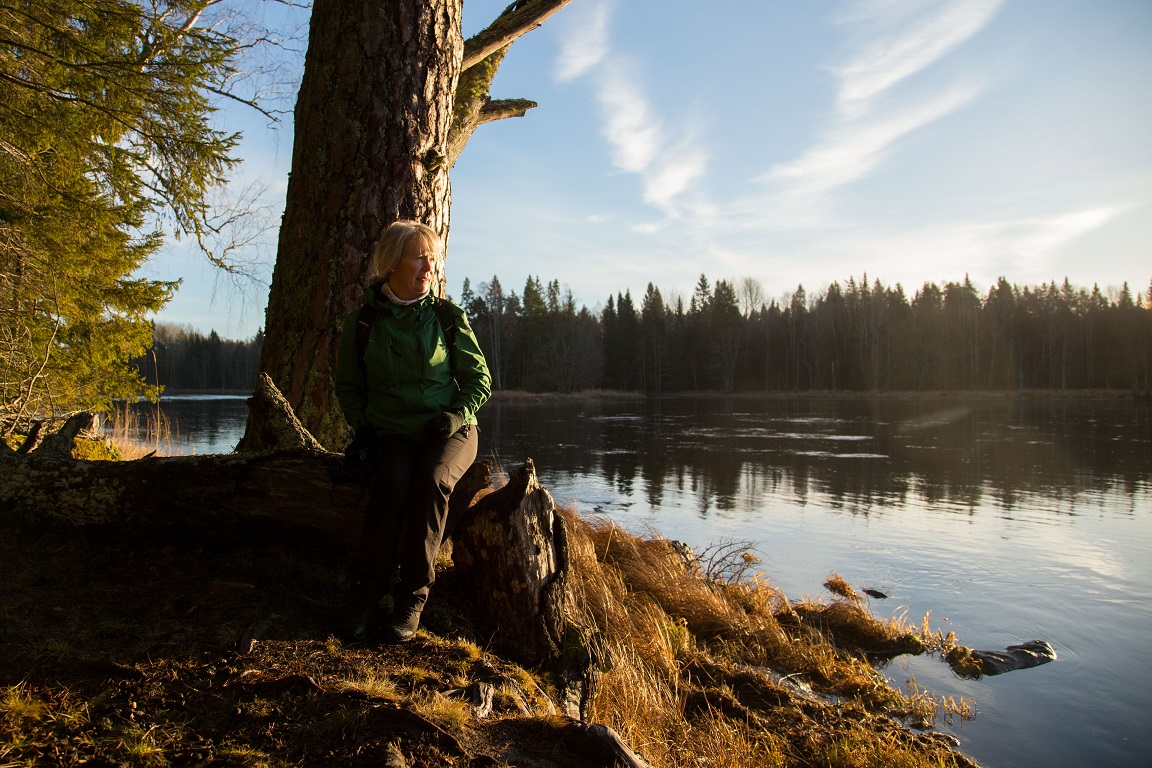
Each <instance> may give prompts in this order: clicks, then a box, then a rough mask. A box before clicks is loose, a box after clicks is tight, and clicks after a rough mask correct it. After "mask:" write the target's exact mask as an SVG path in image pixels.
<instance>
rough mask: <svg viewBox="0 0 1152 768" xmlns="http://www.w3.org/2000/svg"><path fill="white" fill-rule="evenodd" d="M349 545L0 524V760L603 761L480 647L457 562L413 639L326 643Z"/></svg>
mask: <svg viewBox="0 0 1152 768" xmlns="http://www.w3.org/2000/svg"><path fill="white" fill-rule="evenodd" d="M343 561H344V554H343V553H342V552H336V551H332V550H331V549H326V548H325V547H324V546H321V545H318V544H317V543H315V542H310V541H302V540H299V539H298V538H293V536H292V535H290V534H287V533H285V534H279V535H273V534H268V533H264V534H262V535H260V536H258V537H256V536H250V537H248V538H247V540H237V539H235V538H229V539H225V538H221V539H220V540H216V541H201V540H187V539H185V540H180V541H177V540H172V539H170V538H169V539H161V538H155V539H152V540H149V538H148V537H147V535H141V534H133V535H131V536H126V535H123V534H122V533H118V532H116V531H95V532H94V531H92V530H90V529H85V530H84V531H83V532H77V531H74V530H68V529H67V528H65V527H63V526H56V527H53V528H48V529H41V530H35V531H28V530H24V531H20V532H14V531H11V530H6V531H4V532H3V533H0V688H3V689H4V698H3V699H0V766H10V765H12V766H17V765H18V766H24V765H61V766H80V765H84V766H92V767H96V766H120V765H180V766H184V765H187V766H193V765H208V764H211V765H213V766H218V765H237V766H239V765H245V766H259V765H268V766H279V765H324V766H359V765H364V766H368V765H372V766H482V765H501V764H505V763H508V762H514V763H515V764H517V765H541V766H544V765H548V766H558V767H559V768H582V767H583V766H593V765H599V764H603V763H602V762H600V761H599V760H598V759H597V758H596V756H595V755H594V754H593V755H591V756H588V755H582V754H580V752H579V745H577V744H575V742H573V739H572V731H571V725H572V723H571V721H570V720H567V719H566V718H563V717H559V716H548V715H547V714H546V713H547V709H548V708H547V705H546V702H545V701H544V699H545V697H543V696H542V695H541V689H539V688H535V689H534V688H533V683H532V678H531V677H530V676H528V675H526V674H525V673H524V672H523V670H520V669H518V668H516V667H515V666H514V665H512V664H511V663H509V662H507V661H505V660H503V659H500V658H498V657H496V656H493V655H489V654H487V653H484V652H482V651H481V650H480V648H479V647H478V646H477V643H478V644H479V645H481V646H482V645H483V638H476V637H473V636H471V629H470V625H469V622H468V620H467V618H466V609H465V608H461V607H460V606H458V605H456V604H455V603H454V601H453V599H454V598H453V596H454V590H453V589H452V576H451V573H450V572H449V573H447V574H445V575H444V576H443V577H442V579H441V582H440V583H438V584H437V589H436V590H435V593H434V599H433V601H432V602H430V604H429V606H428V609H427V610H426V611H425V626H426V627H427V630H428V631H427V632H421V634H420V635H418V636H417V639H416V640H415V641H413V642H411V643H409V644H407V645H403V646H396V645H389V644H385V643H383V642H377V641H375V640H372V641H369V642H367V643H364V644H362V645H347V644H345V643H342V642H341V641H339V640H338V639H336V638H335V637H334V636H333V628H334V627H335V626H336V622H337V619H338V617H339V614H340V608H339V606H340V604H341V600H342V597H343V594H344V586H345V585H344V576H343ZM472 641H476V642H472ZM380 680H387V681H389V682H388V686H386V687H381V686H375V687H374V686H373V682H374V681H380ZM478 682H486V683H488V684H490V685H492V686H493V687H494V688H495V689H497V690H498V691H499V693H498V694H497V696H496V698H495V702H494V711H493V713H492V714H491V715H487V716H486V717H483V718H478V717H476V712H475V710H471V709H469V708H470V707H471V705H470V704H467V703H466V700H467V697H468V695H469V692H470V690H469V689H470V688H471V689H475V686H476V684H477V683H478ZM542 712H543V713H545V714H544V715H543V716H541V713H542ZM461 713H463V714H461ZM529 715H531V716H529Z"/></svg>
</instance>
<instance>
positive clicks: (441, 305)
mask: <svg viewBox="0 0 1152 768" xmlns="http://www.w3.org/2000/svg"><path fill="white" fill-rule="evenodd" d="M432 309H433V310H435V312H436V321H437V322H438V323H439V324H440V330H441V331H442V332H443V333H444V343H445V345H446V346H447V347H448V362H449V364H450V365H451V366H452V372H453V373H455V372H456V315H454V314H453V313H452V302H450V301H448V300H447V299H442V298H440V297H439V296H433V297H432ZM378 314H380V310H379V309H378V308H377V307H375V306H374V305H372V304H365V305H363V306H361V307H360V312H359V313H358V314H357V315H356V351H357V353H358V355H357V356H358V358H359V360H360V370H361V371H364V372H365V373H367V366H366V365H365V363H364V353H365V352H367V351H368V337H369V336H370V335H371V333H372V324H373V323H375V322H376V316H377V315H378Z"/></svg>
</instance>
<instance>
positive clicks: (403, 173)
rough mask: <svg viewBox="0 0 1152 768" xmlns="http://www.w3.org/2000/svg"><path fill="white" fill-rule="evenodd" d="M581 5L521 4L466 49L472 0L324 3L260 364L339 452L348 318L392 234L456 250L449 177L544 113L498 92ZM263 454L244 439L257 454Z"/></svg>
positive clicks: (312, 37) (318, 11) (440, 281)
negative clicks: (501, 127)
mask: <svg viewBox="0 0 1152 768" xmlns="http://www.w3.org/2000/svg"><path fill="white" fill-rule="evenodd" d="M570 1H571V0H522V1H521V2H516V3H512V4H511V5H509V6H508V8H507V9H505V11H504V12H503V13H502V14H501V15H500V16H499V17H498V18H497V19H496V20H495V21H494V22H493V23H492V24H491V25H490V26H489V27H488V28H487V29H485V30H484V31H483V32H481V33H479V34H478V35H476V36H475V37H474V38H472V39H471V40H469V41H468V42H467V43H464V42H463V41H462V38H461V32H460V14H461V0H388V2H361V0H316V2H315V3H314V4H313V8H312V25H311V29H310V32H309V41H308V54H307V56H306V58H305V63H304V79H303V82H302V83H301V86H300V94H299V97H298V99H297V103H296V115H295V120H296V124H295V129H296V133H295V141H294V146H293V151H292V174H291V177H290V179H289V183H288V197H287V200H286V204H285V209H284V221H283V224H282V226H281V229H280V244H279V249H278V252H277V256H276V267H275V271H274V272H273V275H272V290H271V293H270V295H269V298H268V313H267V317H266V319H265V338H264V346H263V350H262V354H261V359H260V367H261V370H262V371H264V372H266V373H268V374H269V375H271V377H272V379H273V381H275V382H276V386H277V387H279V389H280V391H281V392H283V393H284V396H285V397H286V398H287V399H288V402H289V403H290V404H291V406H292V408H293V410H294V411H295V412H296V414H297V416H299V418H300V421H301V422H302V423H303V425H304V426H305V427H306V428H307V430H308V431H309V432H310V433H311V434H313V435H314V436H315V437H316V438H317V439H318V440H319V441H320V443H321V444H323V445H325V446H327V447H328V448H329V449H338V448H340V447H342V444H343V438H344V433H345V425H344V419H343V418H342V417H341V415H340V411H339V408H338V406H337V403H336V399H335V397H334V396H333V393H332V389H333V376H332V372H333V368H334V366H335V362H336V349H337V347H338V345H339V334H340V322H341V320H343V318H344V317H345V316H346V315H347V314H348V313H349V312H350V311H352V309H353V308H354V307H355V306H356V305H357V304H359V301H360V295H361V290H362V287H363V285H364V284H365V283H366V282H367V278H368V277H369V271H370V259H371V253H372V250H373V249H374V248H375V246H376V241H377V240H378V238H379V237H380V233H381V232H382V231H383V230H384V228H385V227H386V226H387V225H388V224H390V223H391V222H393V221H395V220H396V219H401V218H409V219H417V220H419V221H422V222H424V223H426V224H428V225H429V226H431V227H432V228H434V229H436V230H437V231H438V232H440V235H441V237H442V238H443V239H444V241H445V242H447V239H448V228H449V212H450V202H451V192H450V187H449V183H448V169H449V168H451V166H452V164H453V163H455V162H456V159H457V157H459V155H460V152H461V151H463V149H464V146H465V144H467V142H468V140H469V139H470V138H471V136H472V133H473V132H474V131H475V130H476V128H477V127H478V126H480V125H482V124H484V123H487V122H491V121H494V120H500V119H503V118H507V117H515V116H519V115H523V114H524V112H525V111H526V110H528V109H530V108H532V107H533V106H535V104H534V103H533V102H531V101H527V100H524V99H511V100H506V101H493V100H492V99H491V98H490V96H489V89H490V87H491V85H492V79H493V77H495V75H496V71H497V69H499V66H500V62H501V61H502V60H503V58H504V54H505V53H506V52H507V50H508V46H510V45H511V44H512V42H513V41H514V40H516V38H518V37H519V36H520V35H523V34H524V33H526V32H528V31H530V30H532V29H534V28H535V27H537V26H539V25H540V24H541V23H543V22H544V20H545V19H547V18H548V17H549V16H551V15H552V14H554V13H556V12H557V11H558V10H560V9H561V8H563V7H564V6H565V5H567V4H568V3H569V2H570ZM461 73H464V74H465V76H463V77H462V76H461ZM437 269H438V273H437V275H436V289H435V290H436V292H437V293H438V294H439V295H441V296H442V295H444V290H445V278H444V265H443V261H441V262H440V264H439V265H438V266H437ZM250 426H251V424H250ZM261 447H262V446H261V444H260V443H259V440H258V438H257V436H255V435H249V436H246V437H245V440H244V449H245V450H258V449H260V448H261Z"/></svg>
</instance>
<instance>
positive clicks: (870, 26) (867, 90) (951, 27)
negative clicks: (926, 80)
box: [832, 0, 1004, 117]
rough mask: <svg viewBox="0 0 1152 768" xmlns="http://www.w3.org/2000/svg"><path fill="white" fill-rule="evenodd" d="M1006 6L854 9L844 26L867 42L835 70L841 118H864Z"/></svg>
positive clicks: (999, 1)
mask: <svg viewBox="0 0 1152 768" xmlns="http://www.w3.org/2000/svg"><path fill="white" fill-rule="evenodd" d="M1003 4H1004V0H946V1H945V2H925V1H924V0H896V1H893V0H885V1H883V2H868V3H864V4H863V6H862V7H856V8H854V9H853V10H854V11H855V12H853V10H849V12H848V13H847V14H845V15H844V16H842V17H841V23H843V24H853V25H854V26H856V27H857V29H856V33H857V34H858V35H859V34H863V36H865V38H866V39H865V40H864V41H863V42H862V44H861V45H860V46H859V48H858V49H857V50H856V52H855V53H854V54H853V55H851V56H850V57H848V59H847V60H846V61H845V62H844V63H842V64H840V65H837V66H835V67H833V68H832V71H833V72H834V73H835V74H836V76H837V77H838V78H839V80H840V83H839V93H838V97H837V106H838V108H839V110H840V112H841V114H843V115H845V116H847V117H851V116H854V115H859V114H860V113H861V112H863V111H865V110H866V109H867V108H868V107H869V106H870V104H871V102H872V101H873V100H874V99H875V98H876V97H878V96H879V95H881V94H883V93H884V92H885V91H887V90H888V89H890V88H892V87H893V86H895V85H896V84H898V83H900V82H902V81H904V80H906V79H908V78H910V77H912V76H913V75H915V74H917V73H919V72H921V71H922V70H924V69H925V68H927V67H928V66H929V65H931V64H933V63H935V62H936V61H938V60H940V59H941V58H943V57H944V56H945V55H947V54H948V53H950V52H951V51H953V50H955V49H956V48H958V47H959V46H961V45H962V44H964V43H965V42H967V41H968V40H970V39H971V38H972V37H973V36H975V35H976V34H977V33H978V32H980V31H981V30H982V29H984V28H985V27H986V26H987V25H988V24H989V22H991V21H992V19H993V18H994V17H995V16H996V13H997V12H998V11H999V10H1000V7H1001V6H1002V5H1003ZM861 22H863V23H862V24H861ZM867 38H871V39H867Z"/></svg>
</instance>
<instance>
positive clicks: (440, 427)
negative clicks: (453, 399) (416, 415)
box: [424, 411, 464, 440]
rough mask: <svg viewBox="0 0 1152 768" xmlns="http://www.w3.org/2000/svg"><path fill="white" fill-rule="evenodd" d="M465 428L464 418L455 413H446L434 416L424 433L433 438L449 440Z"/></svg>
mask: <svg viewBox="0 0 1152 768" xmlns="http://www.w3.org/2000/svg"><path fill="white" fill-rule="evenodd" d="M462 426H464V417H463V416H462V415H460V414H459V413H456V412H455V411H444V413H441V414H439V415H437V416H433V417H432V418H431V419H430V420H429V421H428V423H427V424H426V425H425V426H424V431H425V432H426V433H427V434H428V435H429V436H431V437H439V438H441V439H444V440H447V439H448V438H450V437H452V435H454V434H456V433H457V432H459V431H460V427H462Z"/></svg>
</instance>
